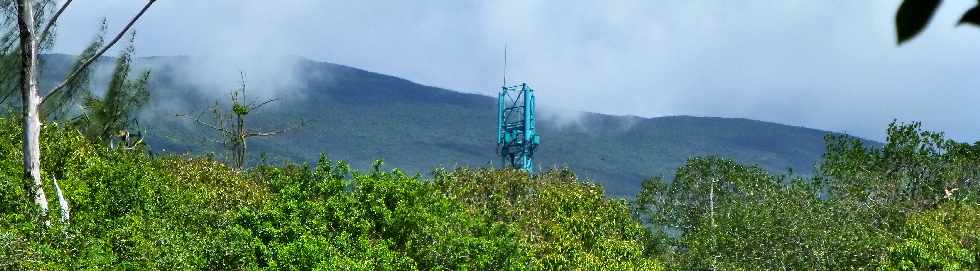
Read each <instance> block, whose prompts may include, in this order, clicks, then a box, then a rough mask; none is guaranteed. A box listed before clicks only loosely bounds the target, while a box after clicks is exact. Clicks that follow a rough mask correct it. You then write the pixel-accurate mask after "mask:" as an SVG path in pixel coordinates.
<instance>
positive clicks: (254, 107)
mask: <svg viewBox="0 0 980 271" xmlns="http://www.w3.org/2000/svg"><path fill="white" fill-rule="evenodd" d="M278 100H279V98H272V99H269V100H268V101H264V102H262V103H259V104H257V105H249V106H248V107H249V108H248V110H249V111H253V110H258V109H259V108H260V107H262V106H263V105H265V104H267V103H271V102H275V101H278Z"/></svg>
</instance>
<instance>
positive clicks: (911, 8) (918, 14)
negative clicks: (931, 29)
mask: <svg viewBox="0 0 980 271" xmlns="http://www.w3.org/2000/svg"><path fill="white" fill-rule="evenodd" d="M940 2H942V1H941V0H905V1H902V5H901V6H899V7H898V12H897V13H896V14H895V30H896V32H897V34H898V43H899V44H902V43H904V42H906V41H908V40H910V39H912V38H913V37H915V36H916V35H918V34H919V33H920V32H922V29H925V27H926V25H928V24H929V20H931V19H932V15H933V14H935V13H936V8H938V7H939V3H940Z"/></svg>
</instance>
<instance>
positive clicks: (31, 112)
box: [17, 0, 156, 214]
mask: <svg viewBox="0 0 980 271" xmlns="http://www.w3.org/2000/svg"><path fill="white" fill-rule="evenodd" d="M36 1H37V0H17V17H18V22H17V25H18V29H19V32H20V61H21V63H20V73H21V80H20V90H21V91H20V92H21V99H22V102H23V104H24V105H23V107H22V113H23V114H22V115H23V118H24V124H23V125H24V177H25V179H26V178H30V179H31V180H32V181H33V184H32V189H31V193H32V194H33V195H34V202H35V203H36V204H37V205H38V207H40V209H41V212H42V214H47V212H48V202H47V198H46V197H45V194H44V189H43V183H42V182H41V148H40V147H41V146H40V134H41V115H40V110H39V109H40V108H41V106H42V105H43V104H44V102H45V101H46V100H47V98H48V97H51V96H52V95H54V94H57V93H58V92H59V91H61V90H63V89H65V88H66V86H68V85H69V83H71V82H72V81H74V80H75V79H76V78H77V77H79V75H80V74H83V73H84V72H85V71H87V70H88V68H89V66H91V65H92V63H94V62H95V61H96V60H97V59H98V58H99V57H101V56H102V55H103V54H105V52H106V51H108V50H109V48H112V46H113V45H115V44H116V42H118V41H119V40H120V39H121V38H122V37H123V35H125V34H126V32H128V31H129V29H130V28H132V26H133V25H134V24H135V23H136V21H137V20H139V18H140V17H141V16H143V14H144V13H145V12H146V10H148V9H149V8H150V6H152V5H153V3H155V2H156V0H148V1H147V2H146V4H145V5H144V6H143V8H142V9H141V10H140V11H139V13H137V14H136V15H135V16H133V18H132V19H131V20H130V21H129V23H127V24H126V25H125V26H124V27H123V29H122V30H120V31H119V33H118V34H116V36H115V37H114V38H113V39H112V40H111V41H110V42H109V43H107V44H105V46H103V47H102V48H101V49H99V50H98V51H97V52H96V53H95V54H94V55H92V56H91V57H89V58H87V59H85V60H83V61H82V62H81V65H79V66H78V67H77V68H76V69H74V70H71V71H69V73H68V75H67V76H65V78H64V80H62V81H61V82H59V83H58V84H56V85H55V87H53V88H52V89H51V90H50V91H47V95H45V96H44V97H42V96H41V94H40V93H41V92H40V91H39V90H38V84H37V78H38V69H39V68H38V55H39V53H40V52H39V51H40V48H39V45H40V44H41V42H43V41H45V40H47V38H48V36H49V35H50V33H51V31H52V29H53V27H54V26H55V25H56V23H57V21H58V18H59V17H61V15H62V14H63V13H64V11H65V10H66V9H67V8H68V6H69V5H71V3H72V0H67V1H65V3H64V4H63V5H62V6H61V7H60V8H59V9H58V11H57V12H55V13H54V15H53V16H52V17H51V18H50V19H48V21H47V22H46V23H45V24H44V28H43V30H42V31H41V33H40V35H38V34H37V33H35V27H36V26H37V25H35V13H34V6H35V3H36Z"/></svg>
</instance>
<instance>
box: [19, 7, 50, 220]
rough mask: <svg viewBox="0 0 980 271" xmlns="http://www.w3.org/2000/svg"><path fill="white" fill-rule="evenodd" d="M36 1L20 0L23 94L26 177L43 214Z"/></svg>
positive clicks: (45, 206)
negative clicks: (35, 20)
mask: <svg viewBox="0 0 980 271" xmlns="http://www.w3.org/2000/svg"><path fill="white" fill-rule="evenodd" d="M32 2H33V1H31V0H18V1H17V15H18V17H19V20H18V23H17V25H18V27H19V28H20V48H21V53H20V55H21V67H20V68H21V69H20V72H21V77H20V78H21V79H20V80H21V81H20V83H21V84H20V93H21V97H22V98H23V101H24V106H23V110H24V111H23V117H24V178H30V179H31V180H32V181H33V186H32V189H33V193H34V202H35V203H37V205H38V207H40V208H41V212H42V213H43V214H47V212H48V199H47V197H45V195H44V188H43V184H42V182H41V145H40V137H41V116H40V114H39V113H40V112H39V110H38V107H39V105H40V103H41V97H40V96H39V95H38V90H37V63H38V62H37V50H38V48H37V41H36V40H35V38H34V36H35V33H34V10H33V3H32Z"/></svg>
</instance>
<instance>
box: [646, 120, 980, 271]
mask: <svg viewBox="0 0 980 271" xmlns="http://www.w3.org/2000/svg"><path fill="white" fill-rule="evenodd" d="M827 148H828V149H827V154H826V155H825V160H824V161H823V162H822V164H821V165H820V171H821V173H820V175H818V176H816V177H813V178H809V179H806V178H801V177H793V176H774V175H770V174H769V173H767V172H765V171H763V170H761V169H759V168H757V167H745V166H742V165H739V164H737V163H735V162H733V161H730V160H725V159H719V158H696V159H692V160H690V161H689V162H688V164H687V165H685V166H684V167H682V168H681V169H680V170H678V172H677V175H676V177H675V178H674V181H673V182H672V183H667V182H665V181H663V180H661V179H659V178H654V179H651V180H649V181H647V182H646V183H644V190H643V192H642V193H640V194H639V195H638V196H637V198H636V206H637V210H638V211H639V212H640V214H642V217H644V218H646V219H647V220H648V221H649V223H650V224H651V225H654V226H655V230H657V231H661V232H665V233H671V234H672V236H671V237H670V238H668V242H669V243H671V246H672V249H671V250H670V251H669V252H668V255H667V256H668V257H669V258H670V259H671V261H669V263H671V264H673V265H674V267H675V268H678V269H705V268H712V269H720V270H741V269H770V270H773V269H793V270H848V269H875V268H877V269H883V270H963V269H968V270H975V269H978V268H980V264H978V263H980V261H978V260H980V242H978V240H980V213H978V210H980V205H978V203H980V201H978V200H977V196H978V195H980V183H978V181H977V180H978V178H980V144H975V145H968V144H961V143H956V142H953V141H950V140H948V139H944V138H943V136H942V135H941V134H938V133H932V132H927V131H922V130H921V129H920V126H919V125H918V124H911V125H898V124H894V123H893V124H892V125H890V126H889V128H888V141H887V143H886V144H885V145H884V146H882V147H866V146H864V145H863V144H862V142H861V141H859V140H856V139H853V138H848V137H845V136H829V137H828V147H827Z"/></svg>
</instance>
